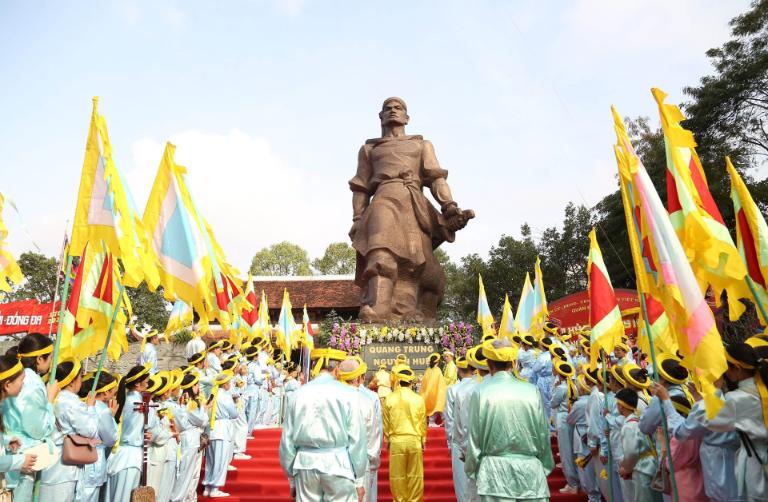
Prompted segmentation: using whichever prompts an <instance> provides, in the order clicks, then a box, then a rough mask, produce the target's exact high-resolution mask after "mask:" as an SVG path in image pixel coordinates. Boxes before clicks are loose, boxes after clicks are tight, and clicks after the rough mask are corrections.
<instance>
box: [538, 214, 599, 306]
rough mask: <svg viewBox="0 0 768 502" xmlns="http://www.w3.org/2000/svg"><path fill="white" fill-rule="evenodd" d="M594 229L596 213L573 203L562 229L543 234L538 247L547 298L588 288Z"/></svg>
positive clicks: (554, 297) (560, 296)
mask: <svg viewBox="0 0 768 502" xmlns="http://www.w3.org/2000/svg"><path fill="white" fill-rule="evenodd" d="M590 230H592V212H591V211H590V210H589V209H588V208H587V207H586V206H583V205H580V206H576V205H575V204H574V203H573V202H569V203H568V205H567V206H566V207H565V217H564V218H563V226H562V228H561V229H558V228H555V227H551V228H548V229H546V230H545V231H544V233H543V234H542V238H541V240H540V241H539V245H538V246H537V247H538V252H539V255H540V256H541V271H542V275H543V276H544V288H545V292H546V294H547V299H556V298H562V297H563V296H566V295H569V294H572V293H576V292H578V291H582V290H583V289H585V288H586V287H587V276H586V267H587V254H588V253H589V232H590Z"/></svg>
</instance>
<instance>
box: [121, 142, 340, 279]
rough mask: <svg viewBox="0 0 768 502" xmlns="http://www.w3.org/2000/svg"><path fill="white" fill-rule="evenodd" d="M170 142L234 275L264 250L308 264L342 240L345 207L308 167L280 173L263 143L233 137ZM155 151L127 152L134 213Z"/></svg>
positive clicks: (147, 147) (158, 146) (137, 146)
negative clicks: (292, 251) (286, 250)
mask: <svg viewBox="0 0 768 502" xmlns="http://www.w3.org/2000/svg"><path fill="white" fill-rule="evenodd" d="M170 141H171V143H173V144H175V145H176V161H177V162H178V163H179V164H180V165H183V166H185V167H186V168H187V170H188V179H189V184H190V190H191V191H192V195H193V197H194V198H195V200H196V202H197V204H198V205H199V208H200V210H201V211H202V213H203V215H204V216H205V218H206V219H207V220H208V221H209V222H210V224H211V226H212V228H213V231H214V233H215V234H216V237H217V239H218V241H219V242H220V243H221V245H222V247H223V248H224V251H225V253H226V254H227V257H228V258H229V260H230V261H231V262H232V264H233V265H235V266H236V267H238V268H239V269H240V271H241V272H242V273H246V271H247V269H248V266H249V265H250V260H251V258H252V257H253V254H254V253H255V252H256V251H258V250H259V249H261V248H262V247H265V246H268V245H270V244H272V243H275V242H279V241H283V240H288V241H291V242H295V243H297V244H299V245H301V246H302V247H304V248H305V249H307V250H308V251H309V253H310V256H311V257H315V256H319V255H320V254H322V252H323V250H324V249H325V246H327V245H328V244H329V243H330V242H332V241H334V240H336V241H338V240H339V238H338V236H340V235H341V236H344V235H346V232H347V230H348V228H347V226H348V225H349V222H350V220H351V215H350V214H348V213H350V212H351V205H350V204H349V203H348V200H350V195H349V191H348V189H347V187H346V186H345V184H344V183H338V180H332V182H331V181H330V180H326V179H325V178H324V177H323V176H322V173H316V172H314V171H312V169H311V167H310V166H304V167H303V168H301V169H298V168H296V167H293V166H289V165H287V164H286V162H285V161H283V160H282V159H281V158H280V157H278V156H277V155H276V154H275V152H274V151H273V150H272V148H271V147H270V144H269V141H268V140H266V139H264V138H253V137H251V136H249V135H248V134H246V133H244V132H242V131H238V130H233V131H230V132H228V133H225V134H217V133H207V132H200V131H187V132H182V133H178V134H174V135H172V136H171V138H170ZM163 148H164V144H163V143H161V142H160V141H157V140H154V139H142V140H139V141H136V142H135V143H134V144H133V148H132V150H133V160H134V166H135V168H134V169H133V170H131V171H130V172H129V173H128V174H127V177H128V179H129V183H130V185H131V187H133V190H134V196H135V197H136V199H137V200H136V202H137V204H138V205H139V207H144V205H145V203H146V199H147V197H148V196H149V192H150V190H151V187H152V182H153V181H154V176H155V173H156V171H157V165H158V163H159V160H160V157H161V155H162V152H163Z"/></svg>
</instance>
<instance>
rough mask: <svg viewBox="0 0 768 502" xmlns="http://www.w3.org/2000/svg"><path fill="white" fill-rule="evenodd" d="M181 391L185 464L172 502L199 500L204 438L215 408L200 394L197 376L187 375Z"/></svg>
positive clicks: (181, 430) (174, 487)
mask: <svg viewBox="0 0 768 502" xmlns="http://www.w3.org/2000/svg"><path fill="white" fill-rule="evenodd" d="M181 392H182V394H181V396H180V397H179V408H180V409H181V411H180V413H178V414H177V416H176V423H177V425H178V427H179V434H180V435H181V465H180V466H179V475H178V476H176V481H175V482H174V484H173V491H171V502H184V501H186V500H194V499H195V494H196V493H197V484H198V482H199V481H200V468H201V466H202V464H203V452H202V450H201V448H200V447H201V444H200V438H201V435H202V433H203V431H204V430H205V427H206V425H208V410H210V408H211V405H210V404H209V403H206V401H205V397H204V396H203V395H202V394H201V392H200V377H199V376H197V375H196V374H192V373H187V374H186V375H184V378H183V379H182V380H181Z"/></svg>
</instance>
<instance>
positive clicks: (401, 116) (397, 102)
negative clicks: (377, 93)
mask: <svg viewBox="0 0 768 502" xmlns="http://www.w3.org/2000/svg"><path fill="white" fill-rule="evenodd" d="M379 118H380V119H381V126H382V127H392V126H404V125H406V124H407V123H408V120H409V119H410V117H409V116H408V107H407V106H406V104H405V101H403V100H402V99H400V98H395V97H392V98H387V99H385V100H384V104H383V105H381V111H380V112H379Z"/></svg>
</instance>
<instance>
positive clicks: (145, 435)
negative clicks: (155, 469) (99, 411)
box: [105, 366, 158, 502]
mask: <svg viewBox="0 0 768 502" xmlns="http://www.w3.org/2000/svg"><path fill="white" fill-rule="evenodd" d="M149 370H150V368H149V366H134V367H133V368H131V369H130V370H129V371H128V373H127V374H126V375H125V377H123V379H121V380H120V384H119V385H118V386H117V404H118V408H117V412H116V413H115V420H117V422H118V424H119V431H120V434H119V436H120V437H119V439H118V441H117V443H116V444H115V446H114V448H113V449H112V453H111V454H110V455H109V458H108V459H107V476H108V477H107V488H106V492H105V495H106V500H109V501H110V502H130V500H131V491H133V489H134V488H136V487H137V486H139V480H140V477H141V470H142V461H143V457H144V455H143V453H144V441H145V439H146V440H147V441H149V440H152V439H153V438H154V437H155V436H156V435H157V433H158V427H157V416H156V415H155V414H154V413H149V414H148V417H149V420H148V424H147V430H146V431H145V430H144V414H143V413H141V412H139V411H136V409H135V407H136V405H137V404H140V403H141V402H142V392H146V390H147V386H148V384H149Z"/></svg>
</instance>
